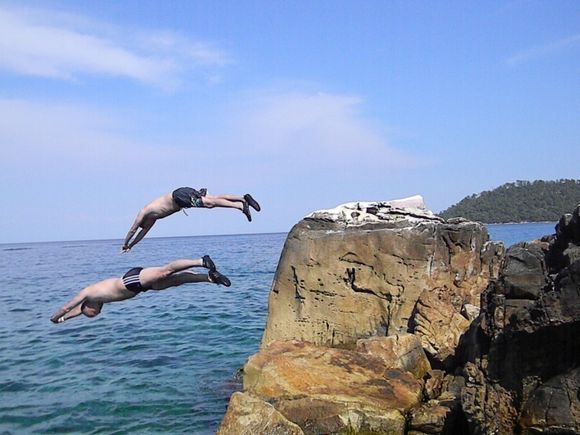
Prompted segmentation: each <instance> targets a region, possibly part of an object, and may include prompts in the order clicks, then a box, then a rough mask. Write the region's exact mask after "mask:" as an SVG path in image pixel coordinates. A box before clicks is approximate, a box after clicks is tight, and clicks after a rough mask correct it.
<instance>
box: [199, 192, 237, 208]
mask: <svg viewBox="0 0 580 435" xmlns="http://www.w3.org/2000/svg"><path fill="white" fill-rule="evenodd" d="M201 201H202V202H203V206H204V207H206V208H214V207H224V208H237V209H238V210H242V211H243V210H244V198H243V197H241V196H234V195H219V196H212V195H206V196H202V197H201Z"/></svg>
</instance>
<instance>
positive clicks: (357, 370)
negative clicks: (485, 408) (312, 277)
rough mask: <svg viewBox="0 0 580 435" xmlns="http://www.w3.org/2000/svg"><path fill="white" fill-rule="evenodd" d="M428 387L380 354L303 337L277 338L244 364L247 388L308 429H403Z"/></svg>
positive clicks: (329, 431)
mask: <svg viewBox="0 0 580 435" xmlns="http://www.w3.org/2000/svg"><path fill="white" fill-rule="evenodd" d="M422 387H423V385H422V382H420V381H418V380H416V379H415V378H414V377H413V376H412V375H411V374H409V373H407V372H404V371H402V370H399V369H389V368H387V366H386V365H385V363H384V361H383V360H382V359H381V358H378V357H376V356H372V355H368V354H365V353H361V352H356V351H352V350H346V349H334V348H323V347H317V346H314V345H312V344H309V343H304V342H297V341H293V342H282V341H275V342H272V343H270V344H269V345H268V346H267V347H265V348H263V349H262V350H261V351H260V352H258V353H257V354H255V355H254V356H252V357H250V359H249V360H248V362H247V363H246V365H245V367H244V389H245V390H246V391H248V392H250V393H252V394H255V395H257V396H258V397H260V398H263V399H265V400H268V401H269V402H271V403H272V404H273V405H274V406H275V407H276V409H278V410H279V411H280V412H281V413H282V414H283V415H284V416H285V417H286V418H288V419H289V420H290V421H292V422H294V423H296V424H298V425H299V426H300V427H301V428H302V429H303V430H304V431H305V433H334V432H339V431H341V430H356V431H361V430H367V431H377V432H380V431H392V433H401V434H403V433H404V429H405V413H406V412H407V411H408V410H409V409H410V408H412V407H414V406H416V405H417V404H418V403H419V401H420V399H421V393H422ZM388 433H391V432H388Z"/></svg>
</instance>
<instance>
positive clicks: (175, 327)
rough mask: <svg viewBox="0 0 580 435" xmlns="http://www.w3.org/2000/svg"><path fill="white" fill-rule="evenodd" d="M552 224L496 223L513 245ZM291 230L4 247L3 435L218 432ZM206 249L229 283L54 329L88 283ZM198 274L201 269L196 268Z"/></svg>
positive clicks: (143, 299)
mask: <svg viewBox="0 0 580 435" xmlns="http://www.w3.org/2000/svg"><path fill="white" fill-rule="evenodd" d="M554 225H555V223H553V222H552V223H527V224H510V225H489V226H488V229H489V232H490V236H491V239H492V240H500V241H503V242H504V244H505V245H506V247H507V246H509V245H511V244H513V243H516V242H519V241H523V240H532V239H535V238H538V237H541V236H542V235H545V234H552V233H553V232H554ZM285 239H286V233H276V234H247V235H227V236H195V237H175V238H148V239H144V240H143V241H142V242H141V243H140V244H139V245H137V246H136V247H134V248H133V250H132V251H131V252H130V253H128V254H121V253H120V252H119V250H120V244H121V242H120V240H95V241H73V242H70V241H69V242H47V243H18V244H0V434H13V433H14V434H22V433H24V434H28V433H42V434H49V433H79V434H97V433H99V434H127V433H138V434H143V433H171V434H178V433H188V434H212V433H215V431H216V430H217V428H218V426H219V423H220V421H221V419H222V418H223V415H224V413H225V411H226V408H227V404H228V399H229V396H230V395H231V394H232V393H233V392H234V391H236V390H238V389H240V388H241V384H240V375H239V370H240V368H241V367H242V366H243V364H244V363H245V361H246V359H247V358H248V357H249V356H250V355H252V354H253V353H255V352H256V351H257V350H258V347H259V343H260V339H261V336H262V332H263V329H264V325H265V322H266V316H267V304H268V302H267V301H268V292H269V289H270V286H271V284H272V279H273V276H274V272H275V270H276V266H277V264H278V260H279V257H280V253H281V250H282V247H283V244H284V241H285ZM205 254H209V255H210V256H211V257H212V258H213V259H214V261H215V263H216V265H217V266H218V270H220V271H221V272H222V273H224V274H225V275H227V276H228V277H229V278H230V279H231V281H232V286H231V287H229V288H226V287H223V286H218V285H215V284H210V283H196V284H189V285H184V286H180V287H177V288H173V289H168V290H164V291H161V292H155V291H149V292H146V293H143V294H140V295H139V296H137V297H135V298H133V299H131V300H127V301H123V302H119V303H112V304H107V305H105V307H104V308H103V311H102V313H101V315H99V316H97V317H95V318H93V319H89V318H86V317H84V316H80V317H78V318H75V319H71V320H69V321H68V322H66V323H63V324H59V325H54V324H52V323H51V322H50V321H49V318H50V316H51V315H52V313H53V312H54V311H55V310H56V309H57V308H58V307H59V306H61V305H62V304H63V303H65V302H66V301H68V300H69V299H70V298H72V297H73V296H74V295H75V294H76V292H78V291H79V290H81V289H82V288H83V287H84V286H86V285H88V284H90V283H92V282H95V281H99V280H101V279H104V278H106V277H110V276H121V275H123V273H124V272H125V271H127V270H128V269H129V268H131V267H133V266H153V265H162V264H164V263H167V262H169V261H171V260H174V259H178V258H200V257H201V256H202V255H205ZM200 271H203V270H202V269H200Z"/></svg>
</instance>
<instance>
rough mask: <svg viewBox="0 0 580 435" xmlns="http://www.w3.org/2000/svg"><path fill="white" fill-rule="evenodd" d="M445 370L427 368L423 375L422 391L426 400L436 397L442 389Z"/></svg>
mask: <svg viewBox="0 0 580 435" xmlns="http://www.w3.org/2000/svg"><path fill="white" fill-rule="evenodd" d="M444 378H445V372H444V371H443V370H429V372H428V373H427V376H425V391H424V392H423V393H424V395H425V397H426V398H427V399H428V400H431V399H436V398H437V397H439V395H440V394H441V391H442V390H443V381H444Z"/></svg>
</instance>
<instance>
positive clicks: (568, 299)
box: [462, 207, 580, 434]
mask: <svg viewBox="0 0 580 435" xmlns="http://www.w3.org/2000/svg"><path fill="white" fill-rule="evenodd" d="M579 210H580V207H579V208H576V210H574V213H572V214H571V215H565V216H563V217H562V219H561V220H560V222H559V224H558V226H557V227H556V234H555V235H554V236H547V237H544V238H542V241H541V242H533V243H520V244H518V245H515V246H514V247H512V248H510V249H509V250H508V252H507V254H506V261H505V263H504V267H503V268H502V271H501V272H500V277H499V279H498V280H497V281H492V282H491V283H490V285H489V286H488V288H487V289H486V290H485V292H483V294H482V301H481V314H480V317H479V319H478V321H477V324H478V325H479V326H480V327H479V332H478V333H474V331H473V330H470V333H469V334H466V337H468V339H467V340H466V341H472V346H471V349H472V350H471V352H465V353H464V354H465V355H467V359H469V360H470V361H471V363H468V364H466V366H465V370H466V373H469V378H468V382H467V385H466V387H465V388H464V390H463V393H462V399H463V410H464V412H465V414H466V415H467V418H468V420H469V422H470V428H471V433H488V432H489V431H494V430H497V431H499V433H504V431H505V433H511V431H516V432H518V433H520V432H521V433H524V434H536V433H549V434H555V433H566V434H568V433H578V427H577V424H578V423H576V422H578V421H579V417H580V411H579V403H578V402H579V398H578V391H579V386H580V385H579V384H580V382H579V379H578V378H579V375H578V370H579V369H578V367H579V365H580V340H578V337H579V336H580V260H576V261H574V259H575V258H576V257H575V252H576V250H577V249H580V245H579V244H580V216H579ZM474 324H475V322H474ZM465 347H469V346H465ZM474 349H475V350H477V352H474V351H473V350H474ZM472 363H473V364H472ZM520 417H521V418H520Z"/></svg>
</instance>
